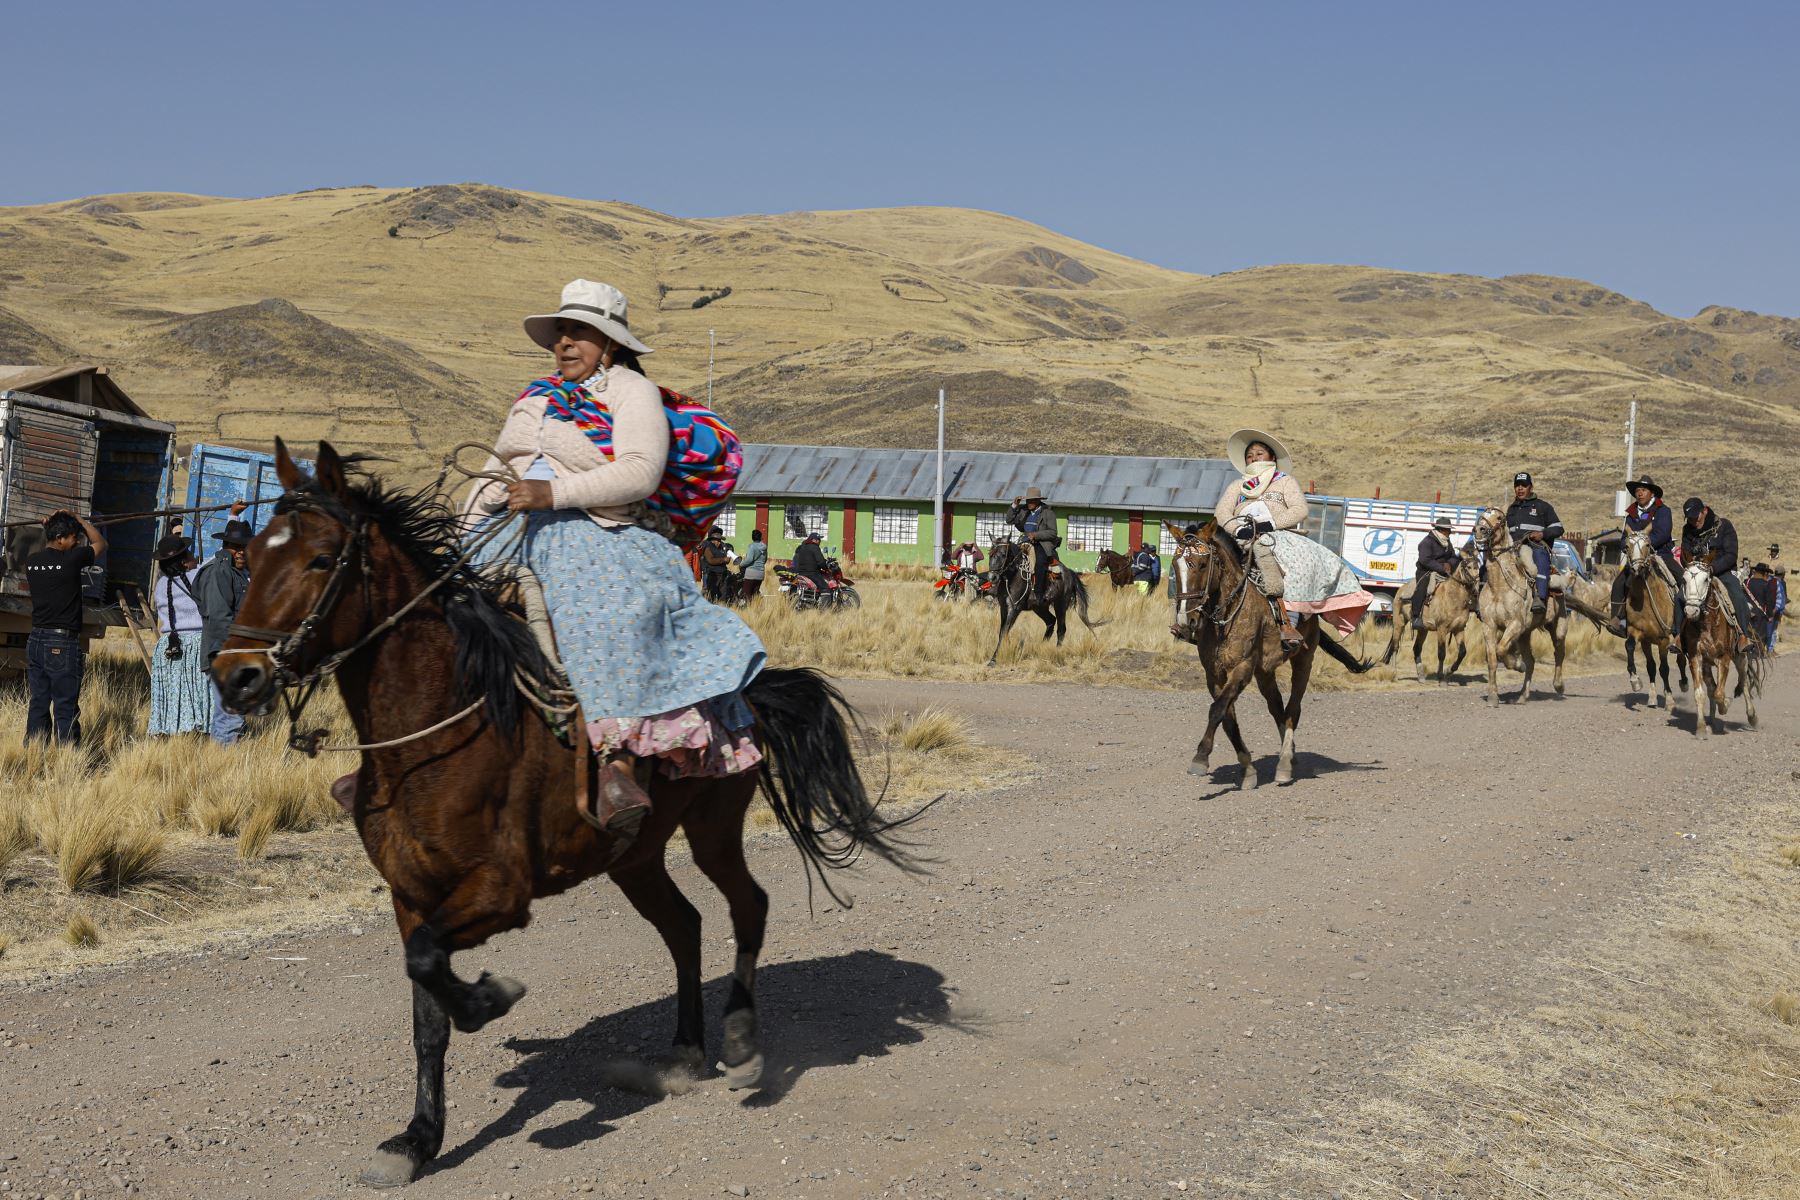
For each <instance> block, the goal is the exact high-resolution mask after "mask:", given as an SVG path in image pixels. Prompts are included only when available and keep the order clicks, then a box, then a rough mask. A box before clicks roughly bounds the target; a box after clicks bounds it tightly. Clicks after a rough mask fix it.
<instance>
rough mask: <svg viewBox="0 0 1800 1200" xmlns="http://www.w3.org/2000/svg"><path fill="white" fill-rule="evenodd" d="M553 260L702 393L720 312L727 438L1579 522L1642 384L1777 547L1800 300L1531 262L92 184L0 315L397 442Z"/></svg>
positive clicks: (22, 242) (1662, 460)
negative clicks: (1268, 461) (1265, 485)
mask: <svg viewBox="0 0 1800 1200" xmlns="http://www.w3.org/2000/svg"><path fill="white" fill-rule="evenodd" d="M578 274H579V275H586V276H588V277H590V278H600V279H606V280H609V281H611V282H614V283H616V284H618V285H619V286H620V287H622V288H623V289H624V290H625V291H626V292H627V294H628V295H629V296H630V297H631V298H632V319H633V325H634V328H636V329H637V330H638V331H639V332H640V333H641V334H642V335H643V336H644V338H645V339H646V340H647V341H648V342H650V344H651V345H653V346H656V347H657V349H658V354H657V355H656V357H655V358H653V359H651V360H650V366H651V367H652V368H653V373H654V374H655V376H656V377H657V379H658V380H659V381H661V382H664V383H667V384H669V385H670V386H673V387H677V388H681V389H683V390H686V391H690V392H704V390H705V386H706V369H707V352H708V347H709V337H708V331H709V330H713V331H716V335H717V337H716V355H717V365H716V379H717V385H716V400H717V404H718V406H719V407H720V408H721V409H722V410H723V411H724V412H725V413H726V414H727V416H729V417H730V418H732V419H733V420H734V421H735V422H736V423H737V425H738V426H739V427H740V429H741V430H742V431H743V432H744V434H745V435H746V436H747V437H750V438H753V439H758V440H793V441H812V442H819V441H829V442H844V443H851V444H869V445H921V444H926V443H928V442H929V440H930V437H931V435H932V431H933V415H932V402H933V400H934V399H935V396H936V391H937V389H938V388H939V387H945V388H947V389H948V390H949V391H950V394H951V409H950V430H951V438H952V440H953V442H954V443H955V444H957V445H965V446H995V447H1000V448H1011V449H1019V450H1025V449H1031V450H1058V449H1062V450H1095V451H1103V452H1113V453H1192V454H1203V453H1214V452H1216V451H1217V448H1218V447H1219V446H1220V445H1221V443H1222V442H1223V439H1224V435H1225V434H1226V432H1228V431H1229V430H1230V429H1232V428H1234V427H1236V426H1237V425H1239V424H1258V425H1267V426H1269V427H1271V428H1274V429H1277V430H1280V431H1281V432H1283V433H1284V434H1286V435H1287V436H1288V438H1289V440H1290V441H1291V443H1292V444H1293V446H1294V448H1295V450H1296V451H1297V453H1298V455H1299V459H1300V461H1299V473H1300V474H1301V476H1302V477H1303V478H1305V479H1308V480H1311V481H1314V482H1315V483H1316V484H1317V486H1318V487H1319V488H1320V490H1328V491H1335V492H1342V493H1350V494H1368V493H1371V492H1373V491H1374V489H1375V488H1377V487H1379V488H1381V489H1382V491H1383V493H1384V494H1386V495H1390V496H1392V495H1402V496H1415V497H1430V496H1432V495H1434V494H1437V493H1439V492H1441V493H1442V494H1443V495H1444V496H1445V497H1446V498H1448V497H1450V496H1451V495H1454V496H1455V497H1456V498H1457V499H1458V500H1462V501H1476V500H1493V499H1498V498H1499V497H1500V496H1501V495H1502V494H1503V493H1504V491H1505V483H1506V480H1507V479H1509V478H1510V476H1511V474H1512V472H1513V471H1514V470H1515V469H1517V468H1518V467H1521V466H1525V467H1530V468H1531V469H1532V470H1533V471H1535V472H1536V473H1537V475H1538V477H1539V479H1540V480H1541V482H1542V490H1543V491H1544V492H1545V494H1547V495H1549V496H1550V497H1551V498H1552V499H1553V500H1554V501H1556V502H1557V504H1558V505H1559V507H1560V508H1561V509H1562V510H1563V514H1564V516H1565V517H1566V518H1567V519H1568V520H1569V522H1570V524H1571V525H1579V526H1585V527H1598V526H1601V525H1604V524H1606V523H1607V520H1608V517H1607V514H1608V511H1609V509H1610V503H1611V494H1612V490H1613V488H1614V487H1616V486H1617V484H1618V483H1619V481H1620V479H1621V476H1622V474H1623V470H1624V449H1623V446H1622V444H1621V436H1622V433H1623V429H1624V422H1625V414H1626V408H1627V406H1628V404H1629V402H1630V401H1631V400H1633V399H1636V400H1638V401H1640V402H1641V404H1642V406H1643V413H1642V418H1641V422H1640V430H1641V438H1642V441H1641V445H1640V453H1639V465H1640V467H1641V468H1642V469H1645V470H1648V471H1650V472H1651V473H1652V474H1654V475H1657V476H1658V477H1659V478H1661V479H1662V480H1664V481H1665V482H1666V483H1667V485H1668V487H1669V490H1670V492H1671V494H1672V496H1673V497H1674V498H1676V499H1679V498H1680V497H1681V496H1683V495H1686V494H1687V493H1688V492H1690V491H1705V492H1706V493H1707V494H1709V495H1712V496H1715V497H1716V498H1717V499H1718V501H1719V505H1720V507H1721V508H1722V509H1724V510H1725V511H1727V512H1729V513H1731V514H1733V515H1734V516H1736V517H1738V518H1739V520H1740V525H1741V526H1742V528H1743V531H1744V534H1745V537H1746V544H1749V545H1755V546H1760V545H1761V544H1763V543H1764V542H1765V541H1767V540H1768V539H1769V537H1771V536H1780V537H1785V538H1788V539H1800V506H1797V505H1800V502H1796V501H1795V500H1793V499H1791V498H1790V495H1789V493H1790V489H1787V488H1785V487H1775V486H1771V484H1770V481H1771V480H1778V479H1784V478H1786V476H1787V474H1788V472H1789V470H1790V464H1791V462H1792V461H1793V460H1794V457H1795V454H1796V452H1797V451H1800V322H1796V321H1794V320H1792V319H1788V318H1780V317H1765V316H1758V315H1756V314H1752V313H1745V312H1740V311H1738V310H1735V309H1729V308H1709V309H1707V310H1705V311H1704V312H1702V313H1700V314H1699V315H1697V316H1696V317H1694V318H1692V319H1686V320H1684V319H1679V318H1674V317H1670V316H1667V315H1665V314H1663V313H1659V312H1657V311H1656V310H1654V309H1652V308H1651V307H1649V306H1648V305H1645V304H1643V303H1641V302H1639V301H1636V300H1633V299H1631V298H1629V297H1626V296H1623V295H1620V294H1619V293H1617V292H1613V291H1610V290H1608V289H1606V288H1604V287H1600V286H1596V285H1594V284H1591V283H1584V282H1581V281H1577V280H1569V279H1558V278H1551V277H1546V276H1509V277H1507V278H1503V279H1485V278H1477V277H1473V276H1458V275H1429V274H1416V273H1407V272H1397V271H1389V270H1380V269H1374V268H1367V267H1331V266H1304V265H1298V266H1273V267H1264V268H1258V269H1255V270H1249V271H1238V272H1233V273H1230V274H1225V275H1218V276H1210V277H1209V276H1197V275H1190V274H1185V273H1182V272H1178V271H1170V270H1166V269H1163V268H1160V267H1156V266H1153V265H1151V264H1148V263H1144V262H1140V261H1137V260H1134V259H1131V258H1128V257H1125V256H1123V255H1118V254H1114V253H1111V252H1109V251H1106V250H1102V249H1099V248H1098V247H1094V246H1089V245H1085V244H1083V243H1080V242H1077V241H1075V240H1073V239H1070V238H1066V237H1062V236H1061V235H1058V234H1056V233H1053V232H1051V231H1049V230H1046V229H1043V228H1041V227H1038V226H1035V225H1031V224H1029V223H1027V222H1024V221H1019V220H1015V219H1013V218H1010V217H1005V216H1001V215H998V214H994V213H985V212H974V211H969V210H962V209H942V208H898V209H883V210H871V211H860V212H819V213H786V214H774V215H754V216H743V217H727V218H718V219H707V220H691V219H683V218H677V217H670V216H666V215H664V214H661V213H656V212H652V211H650V210H647V209H643V208H638V207H636V206H633V205H629V204H622V203H600V202H593V201H584V200H571V199H565V198H561V197H556V196H547V195H537V194H530V193H523V192H516V191H511V190H508V189H504V188H498V187H491V186H487V185H483V184H453V185H439V186H432V187H423V188H412V189H384V188H372V187H357V188H337V189H320V190H316V191H309V192H301V193H297V194H295V195H290V196H270V197H263V198H259V199H254V200H226V199H217V198H209V197H197V196H181V195H173V194H160V193H159V194H133V195H118V196H97V197H88V198H84V199H81V200H72V201H68V202H64V203H60V204H52V205H43V206H38V207H31V208H13V209H0V305H3V306H4V308H5V310H6V312H5V313H4V314H0V340H3V339H6V338H9V337H10V338H12V339H13V341H12V344H15V345H19V346H29V347H33V348H32V349H30V350H29V353H31V354H35V355H48V354H54V353H58V352H60V351H62V350H66V351H68V352H70V353H75V354H79V355H81V356H82V357H85V358H89V359H96V360H100V361H105V362H107V363H108V364H109V365H111V366H112V367H113V369H114V370H115V372H117V373H118V374H119V375H121V376H122V377H123V378H125V379H126V380H128V381H129V384H130V387H131V390H132V394H133V395H134V396H136V397H138V398H139V399H141V400H142V401H144V402H145V403H146V404H147V405H149V406H150V407H151V409H152V410H153V411H156V412H158V413H159V414H163V415H167V416H169V417H170V418H172V419H175V420H177V421H178V422H180V424H181V426H182V429H183V433H184V435H185V436H187V437H192V438H219V439H224V440H235V441H241V442H246V443H257V442H266V441H267V439H268V438H269V437H270V436H271V435H272V434H274V433H275V432H278V431H280V432H285V433H289V434H291V435H292V436H293V437H294V438H295V439H296V440H301V439H309V438H315V437H319V436H329V437H332V438H334V439H337V440H340V441H342V442H344V443H346V444H347V445H349V446H352V447H367V448H370V449H375V450H380V451H382V452H384V453H387V454H390V455H394V456H396V457H400V458H402V459H403V460H405V461H406V462H407V463H408V464H409V466H411V467H413V468H415V469H417V468H422V467H423V466H425V465H426V464H427V463H429V462H430V461H432V459H433V456H435V455H436V454H437V453H439V452H441V451H442V449H444V448H445V447H446V446H447V445H449V444H451V443H454V442H456V441H460V440H463V439H465V438H470V437H481V436H484V435H486V434H488V433H490V432H491V430H492V429H493V428H494V427H495V426H496V425H497V423H498V421H499V418H500V415H501V414H502V413H503V412H504V410H505V407H506V405H507V403H508V401H509V399H510V397H511V396H513V395H515V394H516V393H517V390H518V388H519V386H520V385H521V384H522V383H523V382H525V381H526V380H527V379H529V378H531V377H532V376H533V375H534V374H536V373H538V372H540V371H542V370H543V369H544V367H545V366H546V359H545V356H544V355H543V354H542V353H541V352H539V351H538V350H537V349H536V348H535V347H533V346H532V345H531V344H530V343H529V342H527V341H526V339H525V337H524V335H523V333H522V332H521V330H520V328H519V318H520V317H521V316H522V315H524V314H525V313H527V312H534V311H543V310H544V309H546V308H549V307H553V306H554V303H555V299H556V295H557V291H558V288H559V287H560V285H561V284H562V283H563V282H564V281H565V280H567V279H568V278H570V277H571V276H574V275H578ZM8 331H14V332H11V333H9V332H8ZM23 331H29V333H26V332H23ZM32 337H34V338H36V339H38V340H36V341H31V342H26V341H22V340H20V339H25V338H32ZM6 357H7V355H5V354H0V361H3V360H4V359H5V358H6Z"/></svg>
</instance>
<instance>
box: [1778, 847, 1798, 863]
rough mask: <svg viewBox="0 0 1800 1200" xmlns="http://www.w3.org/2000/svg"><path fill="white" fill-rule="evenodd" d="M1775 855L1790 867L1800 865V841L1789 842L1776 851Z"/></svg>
mask: <svg viewBox="0 0 1800 1200" xmlns="http://www.w3.org/2000/svg"><path fill="white" fill-rule="evenodd" d="M1775 856H1776V857H1777V858H1779V859H1781V861H1782V862H1784V863H1786V864H1787V865H1788V866H1790V867H1800V842H1789V843H1788V844H1787V845H1785V846H1783V847H1781V848H1780V849H1779V850H1777V851H1775Z"/></svg>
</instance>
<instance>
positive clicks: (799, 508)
mask: <svg viewBox="0 0 1800 1200" xmlns="http://www.w3.org/2000/svg"><path fill="white" fill-rule="evenodd" d="M796 526H798V527H799V528H801V529H804V530H806V533H807V534H813V533H816V534H818V535H819V536H820V537H830V536H831V512H830V510H829V509H827V508H826V507H825V506H824V505H823V504H790V505H788V506H787V533H788V535H789V536H790V537H794V538H796V539H798V538H801V537H804V536H806V534H797V533H795V532H794V529H795V527H796Z"/></svg>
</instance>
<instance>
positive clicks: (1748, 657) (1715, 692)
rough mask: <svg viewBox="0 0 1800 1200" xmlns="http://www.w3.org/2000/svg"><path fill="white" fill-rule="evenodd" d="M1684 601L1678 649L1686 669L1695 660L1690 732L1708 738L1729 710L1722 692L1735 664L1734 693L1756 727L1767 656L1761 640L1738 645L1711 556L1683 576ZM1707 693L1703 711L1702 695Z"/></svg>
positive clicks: (1747, 720)
mask: <svg viewBox="0 0 1800 1200" xmlns="http://www.w3.org/2000/svg"><path fill="white" fill-rule="evenodd" d="M1681 595H1682V603H1683V605H1684V607H1685V608H1686V612H1685V613H1684V614H1683V615H1684V617H1685V619H1684V620H1683V621H1682V625H1681V640H1680V643H1679V647H1678V652H1679V653H1680V655H1681V658H1682V668H1683V671H1684V672H1685V671H1686V670H1688V669H1690V666H1689V665H1690V664H1692V663H1695V662H1698V665H1699V668H1700V669H1699V671H1698V672H1697V673H1696V675H1695V677H1694V678H1695V687H1694V733H1695V734H1696V735H1697V736H1700V737H1708V736H1710V735H1711V734H1713V733H1714V732H1715V730H1714V729H1713V722H1715V721H1718V722H1721V727H1722V723H1723V721H1724V718H1725V714H1726V713H1727V712H1728V711H1730V709H1731V698H1730V697H1729V696H1727V695H1726V694H1725V677H1726V675H1728V674H1729V673H1730V671H1731V669H1732V668H1733V667H1736V668H1737V675H1738V682H1737V689H1736V691H1735V692H1734V693H1733V695H1739V696H1742V697H1743V698H1744V720H1745V721H1746V722H1747V723H1748V724H1749V726H1750V728H1752V729H1755V728H1756V697H1757V696H1758V695H1760V694H1761V692H1762V681H1763V669H1764V667H1765V666H1766V665H1767V660H1766V659H1765V657H1764V654H1763V648H1762V644H1761V643H1760V642H1758V641H1757V640H1756V639H1755V638H1751V639H1750V642H1751V644H1750V647H1749V649H1747V650H1742V651H1740V650H1739V649H1738V634H1737V630H1736V629H1734V628H1733V627H1732V624H1731V619H1730V618H1729V617H1727V616H1726V615H1725V610H1726V606H1728V605H1729V604H1730V603H1731V599H1730V597H1728V596H1726V595H1725V589H1724V585H1723V584H1720V583H1718V582H1717V581H1715V580H1714V579H1713V575H1712V555H1710V554H1709V555H1707V556H1706V557H1704V558H1702V559H1701V560H1700V561H1698V562H1695V563H1692V564H1690V565H1689V566H1688V568H1687V570H1686V571H1685V572H1683V574H1682V579H1681ZM1703 694H1704V695H1705V697H1706V708H1705V711H1702V708H1701V702H1700V697H1701V696H1702V695H1703Z"/></svg>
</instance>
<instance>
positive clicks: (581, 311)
mask: <svg viewBox="0 0 1800 1200" xmlns="http://www.w3.org/2000/svg"><path fill="white" fill-rule="evenodd" d="M559 320H570V321H580V322H581V323H582V324H584V325H592V326H593V327H594V328H595V329H598V330H599V331H600V332H601V333H604V334H605V335H606V336H607V337H609V338H611V339H612V340H613V341H615V342H617V343H619V345H621V346H623V347H625V348H626V349H627V350H635V351H636V352H637V353H639V354H650V353H652V351H651V349H650V347H648V346H646V345H644V343H642V342H640V341H638V340H637V338H635V337H633V336H632V334H631V323H630V322H629V321H627V320H626V319H625V293H624V292H621V291H620V290H619V289H618V288H616V287H614V286H613V285H612V284H610V283H595V282H593V281H592V280H590V279H577V280H574V281H572V282H571V283H570V284H569V285H568V286H567V287H565V288H563V290H562V308H561V309H560V310H559V311H557V312H553V313H541V314H539V315H537V316H535V317H526V318H525V333H526V336H528V337H529V338H531V340H532V341H534V342H536V343H537V344H538V345H540V346H542V347H543V348H544V349H546V350H548V349H550V347H552V346H554V345H555V344H556V323H557V322H558V321H559Z"/></svg>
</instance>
